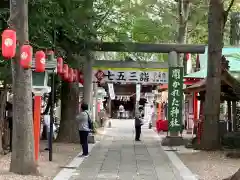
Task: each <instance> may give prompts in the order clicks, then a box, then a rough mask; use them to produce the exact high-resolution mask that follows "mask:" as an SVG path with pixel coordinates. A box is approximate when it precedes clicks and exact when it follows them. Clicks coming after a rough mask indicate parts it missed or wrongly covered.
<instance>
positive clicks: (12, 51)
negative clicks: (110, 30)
mask: <svg viewBox="0 0 240 180" xmlns="http://www.w3.org/2000/svg"><path fill="white" fill-rule="evenodd" d="M16 47H17V35H16V31H14V30H12V29H6V30H4V31H3V33H2V56H3V57H4V58H6V59H11V58H13V57H15V55H16ZM32 58H33V48H32V46H30V45H29V44H24V45H23V46H22V47H21V48H20V65H21V66H22V67H23V68H24V69H29V68H31V63H32ZM45 61H46V55H45V53H44V52H43V51H37V52H36V54H35V71H36V72H44V71H45Z"/></svg>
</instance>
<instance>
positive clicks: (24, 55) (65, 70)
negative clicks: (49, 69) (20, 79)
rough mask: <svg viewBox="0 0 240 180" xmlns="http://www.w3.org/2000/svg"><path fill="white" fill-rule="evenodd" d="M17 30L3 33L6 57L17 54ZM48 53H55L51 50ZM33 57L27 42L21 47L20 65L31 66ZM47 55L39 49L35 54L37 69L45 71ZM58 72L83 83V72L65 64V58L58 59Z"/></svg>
mask: <svg viewBox="0 0 240 180" xmlns="http://www.w3.org/2000/svg"><path fill="white" fill-rule="evenodd" d="M16 44H17V36H16V31H14V30H12V29H6V30H4V31H3V33H2V55H3V57H5V58H6V59H11V58H13V57H15V55H16V47H17V45H16ZM48 53H53V51H49V52H48ZM32 58H33V48H32V46H30V45H28V44H25V45H23V46H22V47H21V48H20V65H21V66H22V67H23V68H24V69H29V68H31V62H32ZM45 61H46V55H45V53H44V52H43V51H37V52H36V54H35V71H36V72H44V71H45ZM57 73H58V74H59V75H61V76H62V78H63V79H64V80H66V81H68V82H79V83H81V84H83V74H82V73H81V72H79V71H78V70H73V69H72V68H69V67H68V65H67V64H63V59H62V58H58V59H57Z"/></svg>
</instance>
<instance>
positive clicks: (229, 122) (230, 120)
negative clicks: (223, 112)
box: [227, 101, 233, 132]
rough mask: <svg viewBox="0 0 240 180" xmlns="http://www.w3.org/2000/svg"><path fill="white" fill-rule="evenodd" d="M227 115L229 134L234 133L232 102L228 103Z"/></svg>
mask: <svg viewBox="0 0 240 180" xmlns="http://www.w3.org/2000/svg"><path fill="white" fill-rule="evenodd" d="M227 113H228V117H227V118H228V119H227V120H228V132H232V129H233V127H232V105H231V101H227Z"/></svg>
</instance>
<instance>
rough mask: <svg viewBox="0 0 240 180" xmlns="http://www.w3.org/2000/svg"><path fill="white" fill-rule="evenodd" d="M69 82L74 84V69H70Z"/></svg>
mask: <svg viewBox="0 0 240 180" xmlns="http://www.w3.org/2000/svg"><path fill="white" fill-rule="evenodd" d="M68 81H69V82H73V69H72V68H69V69H68Z"/></svg>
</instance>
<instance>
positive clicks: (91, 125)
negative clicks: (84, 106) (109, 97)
mask: <svg viewBox="0 0 240 180" xmlns="http://www.w3.org/2000/svg"><path fill="white" fill-rule="evenodd" d="M85 112H86V113H87V115H88V128H89V129H90V130H93V122H92V120H91V118H90V116H89V114H88V112H87V111H85Z"/></svg>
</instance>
